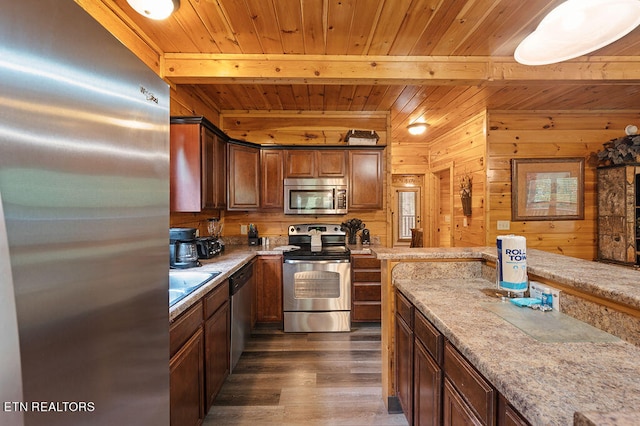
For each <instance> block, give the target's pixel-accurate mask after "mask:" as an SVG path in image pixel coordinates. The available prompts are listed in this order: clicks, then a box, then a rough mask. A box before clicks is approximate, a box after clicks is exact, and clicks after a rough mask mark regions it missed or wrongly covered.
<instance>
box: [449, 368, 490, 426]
mask: <svg viewBox="0 0 640 426" xmlns="http://www.w3.org/2000/svg"><path fill="white" fill-rule="evenodd" d="M442 400H443V422H442V424H443V426H467V425H468V426H483V425H484V424H483V423H482V422H481V421H480V420H479V419H478V418H477V417H476V416H475V414H474V413H473V411H472V410H471V409H470V408H469V405H468V404H467V403H466V401H465V400H464V399H463V398H462V396H461V395H460V394H459V393H458V392H457V391H456V389H455V388H454V387H453V385H452V384H451V382H449V380H447V379H446V378H445V379H444V391H443V395H442Z"/></svg>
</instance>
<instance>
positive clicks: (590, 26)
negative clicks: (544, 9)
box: [514, 0, 640, 65]
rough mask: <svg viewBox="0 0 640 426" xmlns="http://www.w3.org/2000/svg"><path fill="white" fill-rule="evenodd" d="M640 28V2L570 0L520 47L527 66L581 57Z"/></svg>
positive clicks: (519, 57)
mask: <svg viewBox="0 0 640 426" xmlns="http://www.w3.org/2000/svg"><path fill="white" fill-rule="evenodd" d="M638 25H640V0H568V1H566V2H564V3H562V4H561V5H559V6H558V7H556V8H555V9H553V10H552V11H551V12H549V14H548V15H547V16H545V17H544V19H543V20H542V21H541V22H540V24H539V25H538V28H536V30H535V31H534V32H533V33H531V34H530V35H529V36H527V37H526V38H525V39H524V40H522V42H521V43H520V45H519V46H518V47H517V48H516V51H515V54H514V57H515V60H516V61H518V62H519V63H521V64H524V65H547V64H553V63H557V62H562V61H566V60H568V59H573V58H577V57H578V56H582V55H584V54H587V53H589V52H593V51H594V50H598V49H600V48H602V47H604V46H607V45H608V44H611V43H613V42H614V41H616V40H619V39H620V38H622V37H624V36H625V35H627V34H629V33H630V32H631V31H633V30H634V29H635V28H636V27H637V26H638Z"/></svg>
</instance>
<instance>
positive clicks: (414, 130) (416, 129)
mask: <svg viewBox="0 0 640 426" xmlns="http://www.w3.org/2000/svg"><path fill="white" fill-rule="evenodd" d="M428 126H429V125H428V124H427V123H413V124H409V125H408V126H407V130H408V131H409V133H411V134H412V135H421V134H423V133H424V132H425V131H426V130H427V127H428Z"/></svg>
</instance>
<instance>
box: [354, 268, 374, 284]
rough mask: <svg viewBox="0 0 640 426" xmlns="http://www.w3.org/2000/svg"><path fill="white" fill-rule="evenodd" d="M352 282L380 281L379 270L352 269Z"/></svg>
mask: <svg viewBox="0 0 640 426" xmlns="http://www.w3.org/2000/svg"><path fill="white" fill-rule="evenodd" d="M353 281H354V282H375V283H379V282H380V271H356V270H354V271H353Z"/></svg>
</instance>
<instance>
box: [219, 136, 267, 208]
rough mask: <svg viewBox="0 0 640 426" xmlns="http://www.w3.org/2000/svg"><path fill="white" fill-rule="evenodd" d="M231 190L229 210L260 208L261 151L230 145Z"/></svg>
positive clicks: (229, 193)
mask: <svg viewBox="0 0 640 426" xmlns="http://www.w3.org/2000/svg"><path fill="white" fill-rule="evenodd" d="M227 151H228V155H229V158H228V164H229V180H228V181H229V188H228V200H227V210H257V209H259V208H260V173H261V170H260V149H259V148H257V147H253V146H246V145H237V144H229V145H228V147H227Z"/></svg>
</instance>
